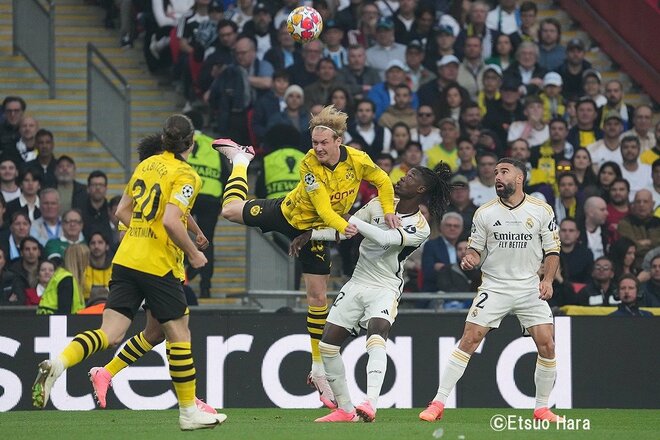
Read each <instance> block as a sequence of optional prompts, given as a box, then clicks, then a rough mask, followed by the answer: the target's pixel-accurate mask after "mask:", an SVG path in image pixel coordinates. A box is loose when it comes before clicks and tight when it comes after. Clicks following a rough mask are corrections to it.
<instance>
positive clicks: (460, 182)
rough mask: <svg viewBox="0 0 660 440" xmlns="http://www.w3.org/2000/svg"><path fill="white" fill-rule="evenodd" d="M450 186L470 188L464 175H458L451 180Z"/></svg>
mask: <svg viewBox="0 0 660 440" xmlns="http://www.w3.org/2000/svg"><path fill="white" fill-rule="evenodd" d="M449 184H450V185H451V186H469V182H468V179H467V177H465V176H464V175H462V174H456V175H454V176H453V177H452V178H451V179H449Z"/></svg>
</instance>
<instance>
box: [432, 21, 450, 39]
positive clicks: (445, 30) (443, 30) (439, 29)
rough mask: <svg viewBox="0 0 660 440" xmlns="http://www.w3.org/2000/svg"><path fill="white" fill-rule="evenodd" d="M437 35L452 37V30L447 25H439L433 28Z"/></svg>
mask: <svg viewBox="0 0 660 440" xmlns="http://www.w3.org/2000/svg"><path fill="white" fill-rule="evenodd" d="M433 30H434V31H435V33H436V34H437V35H451V36H452V37H453V36H454V30H453V29H452V28H451V26H449V25H448V24H439V25H437V26H434V27H433Z"/></svg>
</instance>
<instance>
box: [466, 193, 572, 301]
mask: <svg viewBox="0 0 660 440" xmlns="http://www.w3.org/2000/svg"><path fill="white" fill-rule="evenodd" d="M468 245H469V247H471V248H472V249H474V250H476V251H477V252H479V254H481V262H482V266H481V272H482V273H483V277H482V284H481V286H480V288H479V289H480V290H484V291H491V292H498V293H519V292H524V293H529V292H530V290H531V291H536V290H538V286H539V276H538V274H537V272H538V270H539V267H540V265H541V261H542V259H543V256H544V255H548V254H559V250H560V242H559V228H558V227H557V223H556V221H555V216H554V213H553V212H552V208H550V206H549V205H548V204H547V203H545V202H543V201H541V200H539V199H537V198H535V197H532V196H529V195H525V198H524V200H523V201H522V202H521V203H520V204H519V205H518V206H516V207H514V208H510V207H508V206H506V205H504V204H503V203H502V202H501V201H500V198H499V197H498V198H496V199H494V200H491V201H490V202H487V203H486V204H484V205H483V206H481V207H480V208H479V209H477V211H476V212H475V213H474V219H473V223H472V234H471V235H470V239H469V241H468Z"/></svg>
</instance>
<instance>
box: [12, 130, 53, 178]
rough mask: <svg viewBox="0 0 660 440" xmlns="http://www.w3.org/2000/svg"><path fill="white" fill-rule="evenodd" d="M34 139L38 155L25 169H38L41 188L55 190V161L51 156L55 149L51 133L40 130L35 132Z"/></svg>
mask: <svg viewBox="0 0 660 440" xmlns="http://www.w3.org/2000/svg"><path fill="white" fill-rule="evenodd" d="M35 139H36V140H35V143H36V144H37V152H38V153H39V155H38V156H37V158H36V159H34V160H31V161H30V162H28V163H26V164H25V167H26V168H37V169H39V171H40V173H39V175H40V176H41V187H42V188H57V178H56V177H55V167H56V165H57V160H56V159H55V155H54V154H53V150H54V149H55V138H54V137H53V133H52V132H50V131H48V130H46V129H43V128H42V129H40V130H39V131H37V134H36V135H35ZM19 185H20V184H19Z"/></svg>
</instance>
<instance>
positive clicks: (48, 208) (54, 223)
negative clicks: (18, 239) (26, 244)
mask: <svg viewBox="0 0 660 440" xmlns="http://www.w3.org/2000/svg"><path fill="white" fill-rule="evenodd" d="M39 206H40V209H41V217H39V218H38V219H36V220H35V221H33V222H32V226H31V227H30V235H31V236H32V237H34V238H36V239H37V241H38V242H39V244H40V245H41V246H45V245H46V243H47V242H48V240H52V239H59V238H60V237H61V236H62V219H61V218H60V213H59V210H60V193H59V192H58V191H57V190H56V189H55V188H46V189H44V190H43V191H41V195H40V196H39Z"/></svg>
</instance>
